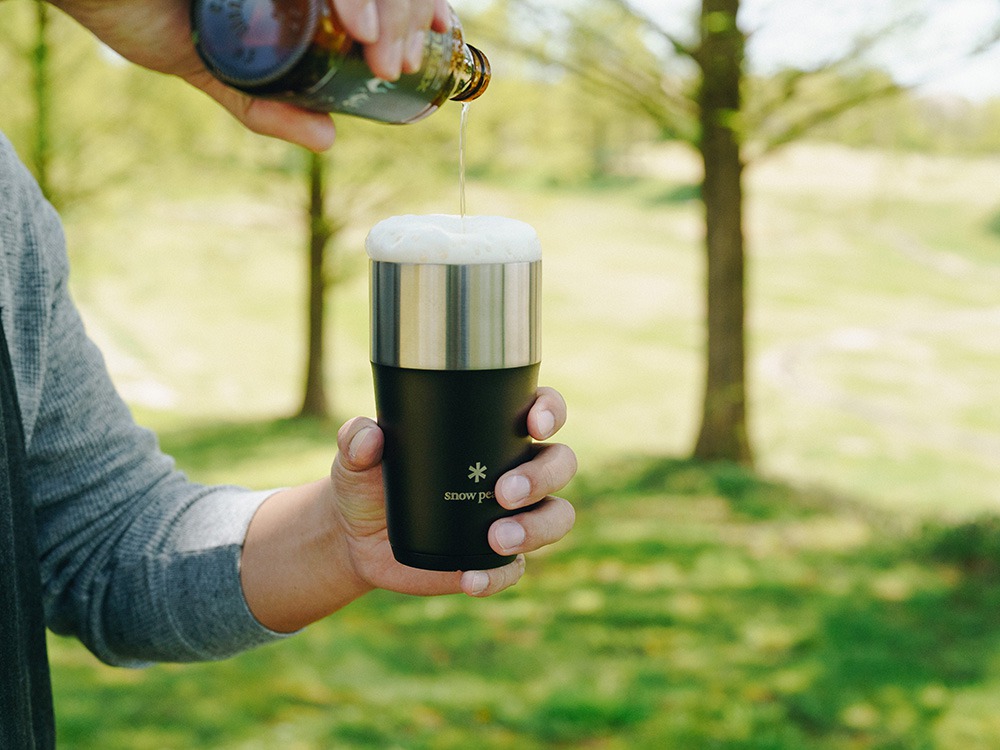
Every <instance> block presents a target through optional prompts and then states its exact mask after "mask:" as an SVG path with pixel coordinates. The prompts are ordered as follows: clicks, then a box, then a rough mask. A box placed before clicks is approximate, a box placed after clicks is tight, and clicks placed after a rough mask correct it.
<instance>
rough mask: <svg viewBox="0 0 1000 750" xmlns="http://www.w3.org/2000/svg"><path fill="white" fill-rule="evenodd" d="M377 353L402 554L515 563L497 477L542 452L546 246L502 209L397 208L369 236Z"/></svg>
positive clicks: (451, 565) (426, 559)
mask: <svg viewBox="0 0 1000 750" xmlns="http://www.w3.org/2000/svg"><path fill="white" fill-rule="evenodd" d="M366 249H367V251H368V254H369V257H370V258H371V261H370V274H371V276H370V282H371V361H372V370H373V376H374V383H375V403H376V411H377V416H378V423H379V426H380V427H381V429H382V431H383V433H384V435H385V447H384V451H383V461H382V466H383V476H384V481H385V493H386V520H387V524H388V532H389V542H390V544H391V546H392V551H393V555H394V556H395V558H396V559H397V560H398V561H399V562H401V563H403V564H405V565H409V566H412V567H415V568H423V569H426V570H479V569H487V568H495V567H499V566H501V565H505V564H507V563H508V562H510V561H512V560H513V559H514V557H513V556H503V555H498V554H497V553H496V552H494V551H493V550H492V548H491V547H490V546H489V543H488V541H487V533H488V531H489V527H490V525H491V524H492V523H493V522H494V521H496V520H497V519H498V518H500V517H502V516H505V515H510V514H511V512H510V511H506V510H504V508H502V507H501V506H500V505H499V503H498V502H497V501H496V498H495V496H494V487H495V485H496V482H497V479H498V478H499V477H500V476H501V475H502V474H503V473H505V472H506V471H508V470H509V469H511V468H513V467H515V466H517V465H518V464H521V463H523V462H525V461H527V460H528V459H529V458H530V451H531V438H530V437H529V436H528V431H527V424H526V420H527V414H528V410H529V409H530V408H531V405H532V403H533V402H534V399H535V392H536V389H537V385H538V367H539V362H540V353H539V343H540V342H539V333H540V330H539V329H540V314H539V298H540V292H541V245H540V243H539V241H538V237H537V235H536V233H535V231H534V229H533V228H532V227H530V226H529V225H527V224H525V223H523V222H520V221H517V220H514V219H508V218H503V217H497V216H466V217H458V216H446V215H439V214H434V215H425V216H394V217H391V218H389V219H385V220H384V221H381V222H379V223H378V224H376V225H375V226H374V227H373V228H372V230H371V232H370V233H369V235H368V239H367V241H366Z"/></svg>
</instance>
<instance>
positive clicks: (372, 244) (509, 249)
mask: <svg viewBox="0 0 1000 750" xmlns="http://www.w3.org/2000/svg"><path fill="white" fill-rule="evenodd" d="M365 249H366V250H367V251H368V255H369V257H370V258H371V259H372V260H378V261H387V262H391V263H441V264H446V265H470V264H481V263H524V262H531V261H536V260H541V258H542V244H541V242H539V240H538V234H537V233H536V232H535V230H534V228H533V227H532V226H531V225H530V224H525V223H524V222H523V221H518V220H517V219H508V218H506V217H503V216H466V217H465V218H464V219H463V218H462V217H460V216H452V215H447V214H424V215H419V216H417V215H412V214H408V215H404V216H390V217H389V218H388V219H383V220H382V221H380V222H379V223H378V224H376V225H375V226H374V227H372V229H371V231H370V232H369V233H368V238H367V239H366V240H365Z"/></svg>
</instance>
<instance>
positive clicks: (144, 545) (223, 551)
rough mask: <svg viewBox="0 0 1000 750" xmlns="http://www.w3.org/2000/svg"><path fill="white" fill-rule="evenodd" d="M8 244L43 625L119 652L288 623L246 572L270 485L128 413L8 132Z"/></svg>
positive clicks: (171, 656) (260, 634)
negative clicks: (230, 473)
mask: <svg viewBox="0 0 1000 750" xmlns="http://www.w3.org/2000/svg"><path fill="white" fill-rule="evenodd" d="M0 250H2V262H3V267H2V268H0V309H2V315H3V323H4V326H5V330H6V331H7V332H8V340H9V346H10V348H11V356H12V360H13V363H14V369H15V376H16V379H17V385H18V400H19V403H20V405H21V411H22V418H23V422H24V428H25V436H26V445H27V453H28V467H27V475H28V483H29V486H30V491H31V493H32V499H33V501H34V505H35V507H36V512H37V524H38V532H39V546H40V554H41V566H42V576H43V584H44V587H45V609H46V616H47V619H48V623H49V626H50V627H51V628H52V629H53V630H54V631H56V632H58V633H62V634H74V635H76V636H78V637H79V638H80V639H81V640H82V641H83V642H84V643H85V644H86V645H87V646H88V647H89V648H90V649H91V650H92V651H93V652H94V653H95V654H96V655H97V656H98V657H99V658H101V659H102V660H104V661H107V662H109V663H115V664H123V665H139V664H142V663H146V662H149V661H189V660H205V659H216V658H221V657H224V656H228V655H231V654H233V653H235V652H238V651H241V650H243V649H246V648H249V647H251V646H254V645H257V644H260V643H263V642H266V641H269V640H273V639H275V638H277V637H279V636H278V635H277V634H275V633H272V632H270V631H268V630H267V629H265V628H264V627H263V626H261V625H260V624H259V623H258V622H257V621H256V620H255V619H254V617H253V616H252V614H251V613H250V611H249V609H248V608H247V605H246V602H245V599H244V598H243V593H242V589H241V587H240V580H239V557H240V551H241V545H242V543H243V539H244V537H245V533H246V529H247V526H248V525H249V522H250V519H251V517H252V515H253V514H254V512H255V511H256V509H257V507H258V506H259V505H260V503H261V502H263V500H264V499H265V498H266V497H267V496H268V494H269V493H267V492H251V491H248V490H245V489H241V488H237V487H207V486H202V485H199V484H196V483H192V482H190V481H188V480H187V479H186V478H185V476H184V475H183V474H181V473H180V472H179V471H177V469H176V468H175V466H174V463H173V461H172V460H171V459H170V458H169V457H167V456H165V455H163V453H162V452H161V451H160V450H159V447H158V444H157V441H156V439H155V437H154V436H153V434H152V433H150V432H149V431H147V430H144V429H142V428H140V427H139V426H137V425H136V424H135V423H134V421H133V419H132V417H131V414H130V412H129V410H128V408H127V407H126V405H125V404H124V403H123V402H122V400H121V399H120V398H119V396H118V394H117V393H116V391H115V388H114V386H113V385H112V382H111V379H110V377H109V375H108V373H107V370H106V368H105V365H104V362H103V359H102V357H101V355H100V353H99V351H98V350H97V348H96V347H95V346H94V345H93V344H92V343H91V342H90V340H89V339H88V338H87V335H86V332H85V330H84V325H83V323H82V321H81V319H80V316H79V314H78V312H77V310H76V308H75V306H74V305H73V302H72V300H71V298H70V294H69V291H68V289H67V285H66V279H67V274H68V268H67V260H66V253H65V246H64V241H63V237H62V230H61V226H60V224H59V221H58V218H57V217H56V215H55V212H54V211H52V209H51V207H49V206H48V204H47V203H45V201H44V200H43V199H42V198H41V196H40V195H39V194H38V190H37V187H36V186H35V184H34V181H33V180H31V179H30V177H28V175H27V173H26V171H25V170H24V169H23V167H22V166H21V165H20V164H18V163H17V162H16V159H15V158H14V157H13V152H12V150H11V149H10V146H9V143H7V142H6V141H5V140H4V139H3V138H2V136H0Z"/></svg>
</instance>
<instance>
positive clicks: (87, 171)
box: [0, 0, 1000, 463]
mask: <svg viewBox="0 0 1000 750" xmlns="http://www.w3.org/2000/svg"><path fill="white" fill-rule="evenodd" d="M676 5H677V12H676V19H680V20H679V21H677V22H676V23H671V24H670V28H667V26H668V24H666V23H664V22H663V21H662V18H663V16H662V15H657V16H656V17H654V16H653V14H652V13H651V12H650V8H653V7H655V6H652V5H650V4H648V3H647V4H645V5H642V4H640V3H636V2H629V1H628V0H589V1H587V2H583V1H582V0H581V1H580V2H567V3H561V4H549V3H537V2H532V1H531V0H494V1H493V2H490V3H486V4H483V5H479V4H477V5H475V6H472V5H471V4H467V5H463V4H461V3H459V4H458V6H459V10H460V12H461V13H462V15H463V18H464V19H465V24H466V26H467V35H468V37H469V38H470V39H474V40H478V41H479V43H480V44H481V46H483V47H484V48H486V49H488V50H490V56H491V58H492V60H493V62H494V72H495V75H494V80H493V82H492V84H491V87H490V91H489V94H488V95H487V96H485V97H483V98H482V99H481V100H480V101H478V102H477V103H476V104H475V105H474V112H473V117H472V118H471V121H470V126H469V128H470V135H469V140H470V142H471V143H472V144H474V145H475V146H474V148H473V149H472V153H471V154H470V158H469V160H468V171H469V173H470V176H472V177H478V178H481V179H485V180H504V181H507V182H512V181H513V182H515V183H517V182H523V183H531V184H541V185H548V186H552V187H553V188H561V189H577V188H579V187H584V186H594V185H602V184H609V183H612V182H614V181H616V180H617V181H622V180H630V179H636V178H637V175H638V173H637V171H636V164H637V161H639V162H641V160H642V157H641V154H642V153H643V149H644V148H646V147H647V146H650V145H655V144H657V143H665V142H678V143H683V144H687V145H688V146H689V147H691V148H692V149H695V150H696V151H697V152H698V153H699V154H700V156H701V161H702V164H703V166H704V171H703V175H702V178H701V181H700V182H701V184H700V185H699V186H698V189H697V190H696V191H693V192H692V196H697V197H698V198H699V199H700V200H701V201H702V202H703V204H704V217H705V237H704V239H705V270H706V272H705V280H706V289H705V297H704V299H705V320H706V323H705V350H704V354H705V360H704V361H705V369H704V384H705V385H704V391H703V400H702V405H701V420H700V428H699V430H698V435H697V438H696V440H695V441H694V446H693V454H694V455H695V456H696V457H698V458H703V459H729V460H734V461H738V462H743V463H749V462H750V461H751V460H752V455H753V451H752V447H751V445H750V440H749V435H750V430H749V427H748V421H747V420H748V418H747V409H746V391H747V388H746V382H745V379H746V376H745V361H746V353H745V338H746V334H745V330H744V319H745V308H746V304H745V302H744V298H743V293H744V292H743V290H744V286H745V282H744V273H745V272H744V267H743V265H744V255H745V251H744V231H743V225H742V218H741V206H742V204H743V193H742V189H743V188H742V173H743V169H744V167H746V166H749V165H753V164H755V163H757V161H758V160H760V159H761V158H764V157H766V156H767V155H769V154H770V153H772V152H773V151H774V150H775V149H777V148H780V147H781V146H783V145H785V144H788V143H791V142H794V141H796V140H799V139H803V138H807V137H808V138H811V139H815V140H827V141H833V142H839V143H844V144H848V145H851V146H855V147H864V146H876V147H887V146H888V147H892V148H897V149H919V150H926V151H941V152H967V153H991V152H994V151H996V150H997V149H998V148H1000V103H998V102H997V101H985V102H970V101H966V100H960V99H956V98H942V97H936V98H935V97H926V96H921V95H918V94H916V93H913V92H912V91H910V90H909V89H908V88H907V86H906V85H904V84H903V83H901V82H899V81H897V80H895V79H894V78H893V77H892V75H890V73H889V72H887V71H886V70H885V69H884V68H883V67H881V66H880V65H879V57H878V55H877V54H875V51H876V50H877V49H878V48H879V45H880V44H881V43H882V42H883V41H884V40H885V39H886V38H888V37H893V38H900V37H902V38H904V39H905V38H906V35H908V34H910V35H913V34H916V33H917V32H916V30H918V29H919V28H920V21H921V16H920V14H919V13H918V14H916V15H914V14H913V13H910V12H909V10H910V8H911V6H909V5H906V4H903V5H902V6H901V8H902V9H903V10H905V11H907V12H905V13H904V12H902V11H901V12H900V13H899V14H897V15H895V16H892V17H889V18H888V19H886V18H880V20H879V21H878V24H877V25H875V26H872V27H870V28H867V29H866V30H865V32H864V33H862V34H859V35H857V36H856V37H855V38H854V39H852V40H849V43H847V44H846V46H844V47H843V48H842V49H841V50H840V51H839V52H838V53H837V54H836V55H833V56H831V57H829V58H828V59H825V60H823V61H821V62H820V63H811V64H808V65H803V66H800V67H794V66H785V67H781V68H780V69H775V70H771V71H768V72H767V73H766V74H762V73H760V72H759V71H756V70H752V69H749V68H748V66H747V65H745V64H744V60H743V48H744V45H745V42H746V34H747V31H746V30H744V29H742V28H741V23H742V21H741V18H742V11H741V3H740V2H738V1H737V0H704V2H702V3H700V4H698V3H693V2H689V3H677V4H676ZM744 5H745V2H744ZM0 11H2V13H3V18H4V22H3V24H2V26H0V28H2V32H0V65H2V66H3V69H4V70H5V71H7V72H8V73H7V74H6V75H5V76H4V77H3V78H2V79H0V97H2V101H4V102H5V105H4V107H3V110H2V114H0V127H2V129H3V130H4V132H5V133H7V134H8V136H9V137H10V138H11V139H12V141H13V142H14V143H15V145H16V146H17V147H18V149H19V151H20V152H21V153H22V155H24V156H25V157H26V161H27V162H28V163H29V165H30V166H31V167H32V169H33V170H34V171H35V173H36V175H37V176H38V178H39V181H40V182H41V183H42V185H43V188H44V190H45V192H46V194H47V195H48V196H49V197H50V200H52V201H53V203H54V204H56V205H57V206H58V207H60V208H61V209H62V210H65V211H73V210H75V208H76V207H78V206H80V205H84V204H85V205H88V206H89V207H92V206H93V205H94V201H99V200H100V195H101V191H102V189H103V188H105V187H107V186H109V185H120V184H128V183H129V182H130V181H133V180H136V179H137V174H138V173H139V172H140V171H141V169H142V165H143V164H144V163H155V165H156V166H155V167H154V168H155V169H157V170H163V171H166V170H173V169H176V170H185V169H186V170H189V171H188V172H187V173H186V174H187V175H188V176H187V177H185V179H187V180H189V181H191V180H197V179H200V178H199V177H197V176H194V177H192V176H191V175H198V173H199V170H200V171H201V172H205V171H207V168H208V167H211V169H212V170H214V171H216V172H219V171H220V170H221V171H222V172H224V173H225V174H227V175H229V179H232V180H241V179H247V177H246V175H249V174H250V173H255V174H257V175H258V176H259V175H264V176H265V177H266V179H269V180H271V181H273V182H280V181H282V180H291V181H293V182H294V181H295V179H296V178H295V175H299V176H303V175H305V176H306V179H305V182H306V184H307V185H308V186H309V187H308V189H306V190H305V191H304V194H305V195H306V196H308V197H307V198H305V199H303V198H302V197H301V196H302V194H303V193H301V192H300V193H298V194H297V196H298V197H293V196H294V195H295V194H293V193H292V192H291V190H289V191H287V192H288V193H289V197H288V201H289V202H290V203H292V204H296V205H299V206H303V205H304V206H307V207H308V208H307V209H306V210H303V211H302V212H301V214H300V215H301V216H302V217H303V218H302V220H301V227H302V230H301V234H300V236H301V237H303V238H304V239H303V240H302V245H303V246H304V247H306V248H308V251H307V252H306V253H304V257H305V258H308V262H304V263H303V267H304V268H308V269H309V271H308V273H307V274H306V284H305V285H304V294H303V296H304V299H305V304H303V306H302V309H303V310H304V311H305V313H306V314H305V315H304V316H303V317H304V320H305V321H306V323H305V325H304V326H303V327H304V329H305V332H306V333H305V337H304V339H305V342H306V345H305V346H304V347H303V354H304V365H303V368H302V369H303V371H304V372H305V373H306V377H305V378H304V381H305V382H304V387H303V398H302V402H301V403H302V406H301V409H300V412H301V413H302V414H310V415H320V416H322V415H325V414H326V413H328V411H329V398H330V397H329V394H328V393H327V390H326V389H327V386H328V385H329V382H328V381H329V379H330V376H329V374H328V373H327V372H326V371H325V370H324V368H323V362H324V361H325V360H326V359H327V358H328V357H329V356H330V352H329V351H327V350H326V347H325V342H327V341H328V339H329V336H328V334H327V333H326V332H325V331H324V329H323V325H324V321H326V320H327V318H328V313H327V312H326V309H327V304H326V300H327V297H328V293H329V290H330V289H332V288H335V283H336V281H337V280H338V279H341V278H346V277H349V276H350V275H351V274H354V273H358V272H360V270H361V266H362V264H360V263H359V262H358V260H357V258H356V257H352V258H338V256H337V253H336V250H335V248H336V247H337V243H338V240H339V238H340V237H341V235H342V233H343V232H344V231H345V230H347V229H348V228H350V227H352V226H354V227H363V226H367V225H368V224H369V223H370V220H371V218H372V217H373V216H378V215H379V213H380V212H381V213H386V212H392V208H391V207H392V205H393V204H394V203H396V202H398V197H399V196H400V195H405V194H412V193H414V192H418V193H419V192H420V191H425V190H427V187H428V185H431V184H434V185H438V186H440V185H443V184H448V182H449V181H456V182H457V179H456V177H455V168H456V165H457V154H456V149H457V132H456V130H455V127H454V122H453V121H452V120H448V119H446V118H445V117H443V116H435V117H431V118H430V119H429V120H427V121H425V122H423V123H420V124H418V125H414V126H410V127H406V128H387V127H385V126H380V125H372V124H369V123H364V122H357V121H351V120H350V119H349V118H340V120H339V122H338V125H339V127H340V129H341V137H340V143H339V144H338V146H337V147H335V148H334V150H333V152H332V153H331V154H330V155H328V156H324V157H322V158H315V159H307V158H306V157H304V156H303V154H301V153H300V152H298V151H297V150H295V149H293V148H291V147H289V146H286V145H285V144H280V143H276V142H269V141H266V140H264V139H261V138H258V137H256V136H253V135H251V134H248V133H245V132H243V131H242V130H240V128H239V127H238V126H237V125H236V124H235V123H233V122H231V121H230V120H229V118H228V116H227V115H225V114H224V113H222V112H220V111H218V110H217V108H216V107H215V105H214V104H213V103H211V102H209V101H207V100H206V99H205V98H204V97H203V96H201V95H200V94H199V93H197V92H193V91H188V90H186V88H185V87H184V86H183V84H181V83H179V82H177V81H174V80H170V79H167V78H165V77H162V76H158V75H155V74H151V73H149V72H147V71H143V70H139V69H137V68H135V67H133V66H130V65H127V64H125V63H123V62H122V61H121V60H120V59H118V58H117V57H116V56H115V55H114V54H113V53H110V52H109V51H108V50H106V49H105V48H103V47H101V46H100V45H99V44H98V43H96V42H95V41H94V40H92V39H91V38H90V37H89V36H88V35H87V34H86V33H85V32H83V31H81V30H80V29H78V28H77V27H76V26H75V25H74V24H73V23H72V22H71V21H69V20H68V19H66V18H65V17H63V16H62V14H60V13H58V12H55V11H52V10H50V9H49V8H48V6H46V5H44V4H40V3H38V2H36V0H10V1H9V2H7V3H4V7H2V8H0ZM671 18H674V16H671ZM996 37H997V27H988V28H984V29H983V31H982V34H981V35H980V37H979V40H978V42H977V43H976V44H975V45H972V47H971V48H970V49H969V50H967V52H968V53H969V54H974V53H976V52H979V51H982V50H984V49H987V48H989V46H990V45H991V44H992V43H993V42H994V41H995V39H996ZM909 83H912V81H911V82H909ZM153 154H155V155H169V156H168V158H165V159H160V160H157V161H155V162H153V161H152V160H150V159H149V156H150V155H153ZM416 161H419V165H420V167H419V169H414V168H413V167H412V165H413V164H414V163H415V162H416ZM192 169H193V170H194V171H193V172H191V171H190V170H192ZM640 171H641V170H640ZM645 176H646V177H648V176H649V175H648V174H645ZM654 177H655V175H654ZM147 178H148V175H147ZM299 184H300V185H301V182H299ZM456 209H457V199H456V201H455V207H454V208H448V207H446V208H445V209H444V210H456ZM487 209H488V207H482V208H481V209H480V210H487Z"/></svg>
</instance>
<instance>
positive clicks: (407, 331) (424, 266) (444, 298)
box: [370, 260, 542, 370]
mask: <svg viewBox="0 0 1000 750" xmlns="http://www.w3.org/2000/svg"><path fill="white" fill-rule="evenodd" d="M541 274H542V264H541V261H532V262H523V263H482V264H468V265H446V264H436V263H392V262H387V261H376V260H373V261H370V282H371V359H372V362H374V363H376V364H380V365H390V366H394V367H409V368H414V369H424V370H491V369H500V368H509V367H523V366H525V365H533V364H537V363H538V362H539V361H541V350H540V349H541V348H540V323H541V321H540V311H539V302H540V298H541Z"/></svg>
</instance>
